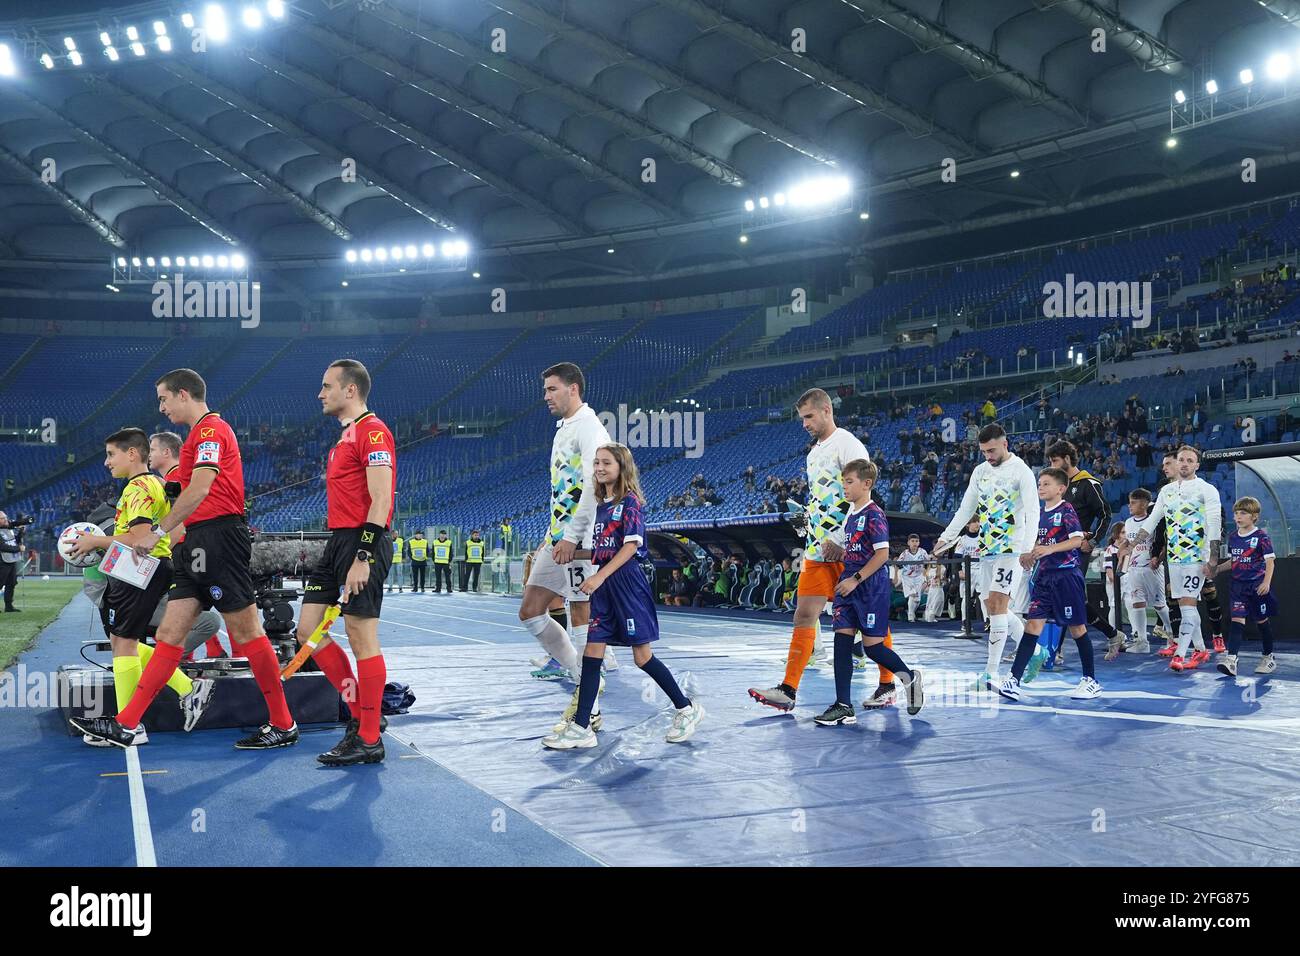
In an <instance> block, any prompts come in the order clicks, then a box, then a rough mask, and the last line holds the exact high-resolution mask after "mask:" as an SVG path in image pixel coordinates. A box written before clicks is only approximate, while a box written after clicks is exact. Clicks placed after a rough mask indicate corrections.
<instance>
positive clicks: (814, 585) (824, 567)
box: [798, 558, 844, 601]
mask: <svg viewBox="0 0 1300 956" xmlns="http://www.w3.org/2000/svg"><path fill="white" fill-rule="evenodd" d="M843 573H844V562H842V561H812V560H810V559H808V558H804V561H803V570H802V571H801V572H800V574H799V592H798V593H799V595H800V596H802V595H805V594H812V595H816V596H819V597H824V598H826V600H828V601H829V600H830V599H831V598H833V597H834V596H835V585H837V584H839V582H840V575H842V574H843Z"/></svg>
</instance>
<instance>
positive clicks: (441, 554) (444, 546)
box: [433, 538, 451, 564]
mask: <svg viewBox="0 0 1300 956" xmlns="http://www.w3.org/2000/svg"><path fill="white" fill-rule="evenodd" d="M433 563H434V564H450V563H451V539H450V538H448V539H447V540H446V541H443V540H442V539H441V538H435V539H434V541H433Z"/></svg>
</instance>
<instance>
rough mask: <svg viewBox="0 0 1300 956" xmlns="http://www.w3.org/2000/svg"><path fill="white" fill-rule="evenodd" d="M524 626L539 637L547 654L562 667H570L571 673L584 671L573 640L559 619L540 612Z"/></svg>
mask: <svg viewBox="0 0 1300 956" xmlns="http://www.w3.org/2000/svg"><path fill="white" fill-rule="evenodd" d="M524 627H526V628H527V629H528V633H529V634H531V635H533V637H535V638H537V643H539V644H541V645H542V649H543V650H545V651H546V653H547V654H550V655H551V656H552V657H554V658H555V659H556V660H557V661H559V662H560V666H561V667H565V668H568V671H569V673H570V674H575V675H580V674H581V673H582V669H581V668H580V667H579V664H578V652H577V650H575V649H574V647H573V642H572V641H570V640H569V635H568V634H566V633H565V631H564V628H562V627H560V622H559V621H557V620H556V619H555V618H553V617H551V616H550V615H549V614H539V615H538V616H537V617H530V618H528V620H526V621H524ZM584 643H585V638H584Z"/></svg>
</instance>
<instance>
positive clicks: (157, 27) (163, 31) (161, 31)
mask: <svg viewBox="0 0 1300 956" xmlns="http://www.w3.org/2000/svg"><path fill="white" fill-rule="evenodd" d="M153 33H154V36H159V37H165V36H166V35H167V24H165V23H163V22H162V21H161V20H155V21H154V22H153Z"/></svg>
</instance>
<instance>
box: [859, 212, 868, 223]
mask: <svg viewBox="0 0 1300 956" xmlns="http://www.w3.org/2000/svg"><path fill="white" fill-rule="evenodd" d="M858 218H859V219H861V220H862V221H863V222H866V221H867V220H868V219H870V218H871V213H869V212H860V213H858Z"/></svg>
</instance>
